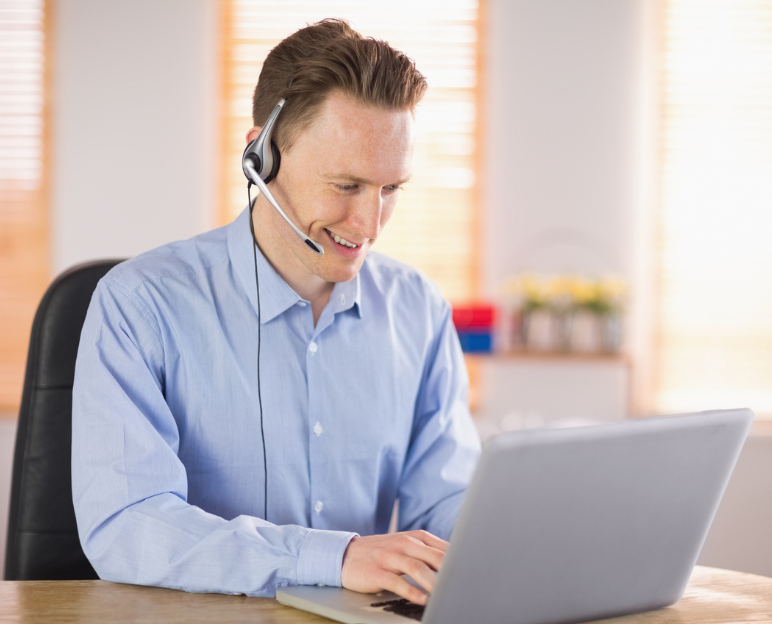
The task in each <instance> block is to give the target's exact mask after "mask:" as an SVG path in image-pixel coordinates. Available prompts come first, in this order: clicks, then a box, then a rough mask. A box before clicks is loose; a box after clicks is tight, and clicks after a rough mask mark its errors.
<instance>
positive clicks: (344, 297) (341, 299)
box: [340, 295, 346, 303]
mask: <svg viewBox="0 0 772 624" xmlns="http://www.w3.org/2000/svg"><path fill="white" fill-rule="evenodd" d="M340 302H341V303H346V295H341V296H340Z"/></svg>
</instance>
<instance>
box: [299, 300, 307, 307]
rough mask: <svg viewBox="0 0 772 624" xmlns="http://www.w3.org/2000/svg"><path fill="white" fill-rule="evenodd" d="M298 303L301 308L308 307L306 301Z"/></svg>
mask: <svg viewBox="0 0 772 624" xmlns="http://www.w3.org/2000/svg"><path fill="white" fill-rule="evenodd" d="M298 305H299V306H300V307H301V308H305V307H306V302H305V301H298Z"/></svg>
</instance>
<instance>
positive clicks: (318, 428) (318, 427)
mask: <svg viewBox="0 0 772 624" xmlns="http://www.w3.org/2000/svg"><path fill="white" fill-rule="evenodd" d="M322 431H324V428H323V427H322V423H316V424H315V425H314V433H315V434H316V435H318V436H320V435H322Z"/></svg>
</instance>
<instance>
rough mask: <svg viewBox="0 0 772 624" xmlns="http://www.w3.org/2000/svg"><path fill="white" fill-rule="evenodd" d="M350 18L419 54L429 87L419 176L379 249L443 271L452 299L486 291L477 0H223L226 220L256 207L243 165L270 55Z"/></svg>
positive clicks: (421, 121) (419, 140)
mask: <svg viewBox="0 0 772 624" xmlns="http://www.w3.org/2000/svg"><path fill="white" fill-rule="evenodd" d="M326 17H340V18H344V19H347V20H349V22H350V23H351V25H352V26H353V27H354V28H355V29H357V30H358V31H359V32H361V33H362V34H363V35H364V36H372V37H376V38H379V39H384V40H386V41H388V42H389V43H390V44H391V45H392V46H393V47H395V48H397V49H399V50H402V51H403V52H405V53H406V54H407V55H408V56H409V57H410V58H412V59H413V60H414V61H415V63H416V66H417V67H418V69H419V71H421V72H422V73H423V74H424V75H425V76H426V78H427V81H428V84H429V88H428V90H427V93H426V96H425V97H424V100H423V102H422V103H421V104H420V105H419V109H418V112H417V117H416V121H417V124H416V149H415V156H414V158H413V179H412V180H411V181H410V182H409V183H408V184H407V185H406V186H405V189H404V191H402V193H401V196H400V198H399V202H398V204H397V209H396V211H395V214H394V216H393V217H392V219H391V221H390V222H389V224H388V225H387V227H386V228H385V229H384V231H383V234H382V235H381V237H380V238H379V240H378V241H377V243H376V244H375V246H374V249H375V250H377V251H379V252H382V253H385V254H387V255H390V256H392V257H394V258H397V259H399V260H401V261H403V262H406V263H408V264H411V265H413V266H415V267H417V268H419V269H421V270H423V271H424V272H426V273H427V274H428V275H429V276H430V277H431V278H432V279H434V280H435V281H436V282H437V283H438V284H439V285H440V288H441V289H442V290H443V292H444V294H445V296H446V297H448V298H449V299H452V300H463V299H467V298H469V297H471V296H473V295H474V294H476V290H477V281H478V275H477V272H478V255H477V246H478V242H479V241H478V240H477V231H478V219H479V210H478V209H479V199H478V193H477V179H478V170H477V167H478V154H479V150H480V146H479V131H478V98H479V97H480V94H479V84H480V80H479V71H478V70H479V51H478V43H479V39H480V35H479V22H480V19H479V18H480V7H479V3H478V2H477V0H441V1H436V0H435V1H426V2H413V1H409V0H388V1H386V0H369V1H368V2H359V1H355V0H349V1H338V2H324V1H321V0H304V1H286V2H281V3H277V2H274V1H272V0H223V28H224V36H223V42H224V46H223V78H224V80H223V83H224V93H223V141H222V145H223V155H222V162H223V167H224V169H223V173H222V180H223V189H222V197H223V200H222V201H223V207H222V209H221V212H220V214H221V218H222V221H223V222H228V221H230V220H232V219H233V218H234V217H235V216H236V215H237V214H238V213H239V212H240V211H241V210H242V209H243V208H244V206H246V190H245V189H246V186H245V181H244V176H243V174H242V173H241V153H242V152H243V150H244V146H245V138H244V137H245V135H246V132H247V130H249V128H251V127H252V121H251V110H252V106H251V98H252V92H253V91H254V88H255V84H256V83H257V78H258V76H259V74H260V69H261V67H262V61H263V59H264V58H265V57H266V55H267V54H268V52H269V51H270V50H271V48H273V47H274V46H275V45H276V44H277V43H278V42H279V41H280V40H281V39H283V38H284V37H286V36H288V35H290V34H291V33H293V32H294V31H296V30H297V29H299V28H302V27H303V26H305V25H306V24H309V23H313V22H316V21H319V20H321V19H324V18H326Z"/></svg>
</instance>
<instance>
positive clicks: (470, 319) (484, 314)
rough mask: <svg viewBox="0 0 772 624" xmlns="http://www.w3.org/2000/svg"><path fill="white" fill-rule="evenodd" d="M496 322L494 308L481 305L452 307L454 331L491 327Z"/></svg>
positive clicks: (484, 304) (489, 305)
mask: <svg viewBox="0 0 772 624" xmlns="http://www.w3.org/2000/svg"><path fill="white" fill-rule="evenodd" d="M495 322H496V307H495V306H493V305H491V304H486V303H481V304H474V305H467V306H458V307H456V306H454V307H453V324H454V325H455V326H456V329H468V328H480V329H481V328H483V327H493V324H494V323H495Z"/></svg>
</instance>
